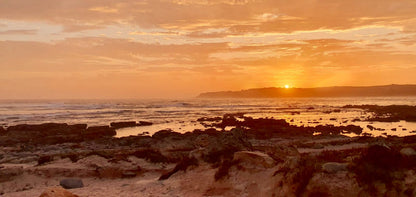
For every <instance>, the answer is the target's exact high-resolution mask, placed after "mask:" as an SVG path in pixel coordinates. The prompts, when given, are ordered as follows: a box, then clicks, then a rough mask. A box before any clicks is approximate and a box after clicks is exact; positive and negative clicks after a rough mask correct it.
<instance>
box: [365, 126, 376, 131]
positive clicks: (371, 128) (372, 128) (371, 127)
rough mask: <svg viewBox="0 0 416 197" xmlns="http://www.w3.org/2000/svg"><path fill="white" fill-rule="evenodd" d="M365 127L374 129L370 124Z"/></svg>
mask: <svg viewBox="0 0 416 197" xmlns="http://www.w3.org/2000/svg"><path fill="white" fill-rule="evenodd" d="M367 128H368V129H370V131H372V130H374V129H375V128H374V127H373V126H371V125H367Z"/></svg>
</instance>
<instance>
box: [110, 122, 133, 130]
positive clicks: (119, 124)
mask: <svg viewBox="0 0 416 197" xmlns="http://www.w3.org/2000/svg"><path fill="white" fill-rule="evenodd" d="M110 126H111V127H113V128H115V129H120V128H126V127H135V126H137V123H136V121H127V122H112V123H110Z"/></svg>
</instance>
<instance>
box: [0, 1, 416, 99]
mask: <svg viewBox="0 0 416 197" xmlns="http://www.w3.org/2000/svg"><path fill="white" fill-rule="evenodd" d="M414 10H416V2H415V1H413V0H403V1H396V0H387V1H382V2H380V1H376V0H370V1H365V2H363V1H359V0H352V1H343V0H335V1H331V2H325V1H314V0H304V1H293V2H290V3H289V2H287V1H283V0H277V1H276V0H213V1H195V0H152V1H150V0H149V1H148V0H143V1H133V0H125V1H110V0H99V1H98V0H88V1H84V0H73V1H64V0H42V1H34V0H0V71H1V72H0V92H2V94H1V96H0V98H6V99H16V98H164V97H190V96H196V95H198V94H199V93H201V92H209V91H224V90H240V89H249V88H261V87H271V86H273V87H285V85H289V87H290V88H291V87H303V88H308V87H324V86H371V85H386V84H416V78H414V74H415V73H416V44H415V43H416V25H415V24H416V12H414Z"/></svg>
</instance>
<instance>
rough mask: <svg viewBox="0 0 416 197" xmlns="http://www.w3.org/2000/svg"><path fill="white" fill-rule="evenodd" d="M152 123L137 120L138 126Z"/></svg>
mask: <svg viewBox="0 0 416 197" xmlns="http://www.w3.org/2000/svg"><path fill="white" fill-rule="evenodd" d="M150 125H153V123H151V122H147V121H139V124H138V126H150Z"/></svg>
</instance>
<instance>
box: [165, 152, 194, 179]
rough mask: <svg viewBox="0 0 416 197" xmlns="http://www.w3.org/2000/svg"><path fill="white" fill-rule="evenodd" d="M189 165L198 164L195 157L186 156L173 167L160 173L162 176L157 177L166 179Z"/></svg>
mask: <svg viewBox="0 0 416 197" xmlns="http://www.w3.org/2000/svg"><path fill="white" fill-rule="evenodd" d="M190 166H198V161H197V160H196V159H195V158H188V157H186V158H184V159H183V160H182V161H181V162H179V163H178V164H176V166H175V168H173V169H172V170H170V171H168V172H166V173H164V174H162V176H160V177H159V180H166V179H168V178H169V177H171V176H172V175H173V174H175V173H176V172H179V171H186V170H187V169H188V168H189V167H190Z"/></svg>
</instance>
